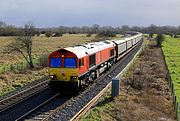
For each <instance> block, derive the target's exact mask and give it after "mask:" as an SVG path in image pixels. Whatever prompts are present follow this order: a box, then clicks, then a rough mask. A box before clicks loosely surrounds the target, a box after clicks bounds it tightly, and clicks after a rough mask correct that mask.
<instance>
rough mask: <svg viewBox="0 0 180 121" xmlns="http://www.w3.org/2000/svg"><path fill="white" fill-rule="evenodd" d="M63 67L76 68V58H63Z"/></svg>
mask: <svg viewBox="0 0 180 121" xmlns="http://www.w3.org/2000/svg"><path fill="white" fill-rule="evenodd" d="M64 67H65V68H76V59H75V58H65V59H64Z"/></svg>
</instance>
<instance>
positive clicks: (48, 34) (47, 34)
mask: <svg viewBox="0 0 180 121" xmlns="http://www.w3.org/2000/svg"><path fill="white" fill-rule="evenodd" d="M45 35H46V37H48V38H49V37H52V35H53V33H52V32H51V31H47V32H46V33H45Z"/></svg>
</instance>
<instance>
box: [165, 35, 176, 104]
mask: <svg viewBox="0 0 180 121" xmlns="http://www.w3.org/2000/svg"><path fill="white" fill-rule="evenodd" d="M162 49H163V52H164V55H165V59H166V63H167V65H168V69H169V72H170V75H171V78H172V80H173V81H174V89H175V93H176V96H177V99H178V100H177V101H178V102H180V38H171V37H169V36H166V38H165V41H164V42H163V47H162Z"/></svg>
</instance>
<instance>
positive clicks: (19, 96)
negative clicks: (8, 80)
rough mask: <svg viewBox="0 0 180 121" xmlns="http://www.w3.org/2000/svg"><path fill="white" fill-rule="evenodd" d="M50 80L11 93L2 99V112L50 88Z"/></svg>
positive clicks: (0, 102) (0, 108)
mask: <svg viewBox="0 0 180 121" xmlns="http://www.w3.org/2000/svg"><path fill="white" fill-rule="evenodd" d="M48 82H49V80H48V79H47V80H45V81H43V82H40V83H38V84H36V85H34V86H32V87H29V88H27V89H25V90H22V91H20V92H18V93H16V94H14V95H11V96H9V97H7V98H5V99H3V100H0V112H3V111H5V110H7V109H8V108H10V107H12V106H14V105H16V104H18V103H20V102H22V101H24V100H26V99H28V98H30V97H32V96H33V95H35V94H37V93H39V92H41V91H43V90H45V89H47V88H48Z"/></svg>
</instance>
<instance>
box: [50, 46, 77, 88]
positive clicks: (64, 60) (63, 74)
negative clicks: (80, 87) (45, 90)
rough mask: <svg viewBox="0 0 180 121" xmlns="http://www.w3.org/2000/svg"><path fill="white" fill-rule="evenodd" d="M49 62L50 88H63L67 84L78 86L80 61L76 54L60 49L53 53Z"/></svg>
mask: <svg viewBox="0 0 180 121" xmlns="http://www.w3.org/2000/svg"><path fill="white" fill-rule="evenodd" d="M48 61H49V62H48V66H49V77H50V86H53V87H54V86H57V87H63V86H65V85H67V84H66V83H72V85H77V83H78V59H77V56H76V55H75V54H74V53H72V52H70V51H68V50H65V49H60V50H58V51H55V52H53V53H52V54H51V55H50V56H49V59H48ZM53 84H55V85H53ZM57 84H58V85H57ZM68 85H69V84H68Z"/></svg>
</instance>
